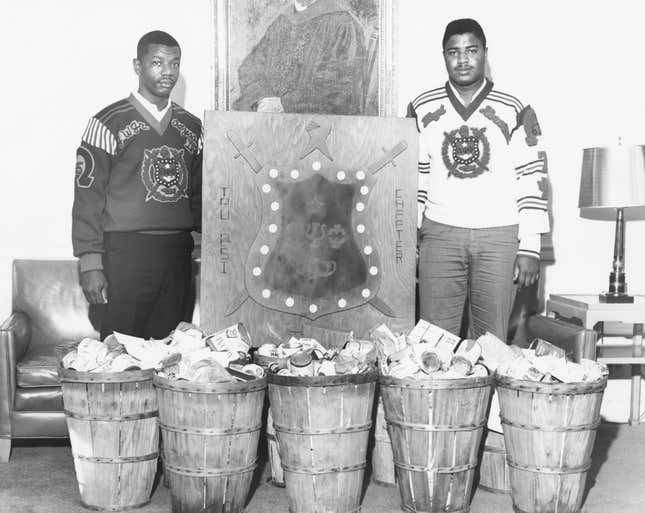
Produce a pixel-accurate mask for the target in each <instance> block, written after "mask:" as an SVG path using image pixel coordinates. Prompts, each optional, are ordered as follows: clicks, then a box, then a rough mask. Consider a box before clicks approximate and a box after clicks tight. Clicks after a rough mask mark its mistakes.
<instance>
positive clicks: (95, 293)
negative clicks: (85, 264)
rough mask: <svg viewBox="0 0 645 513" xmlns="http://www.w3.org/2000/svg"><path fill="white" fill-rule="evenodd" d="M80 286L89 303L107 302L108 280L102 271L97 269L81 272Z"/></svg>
mask: <svg viewBox="0 0 645 513" xmlns="http://www.w3.org/2000/svg"><path fill="white" fill-rule="evenodd" d="M81 288H82V289H83V293H84V294H85V298H86V299H87V301H88V302H89V303H90V304H91V305H99V304H101V303H107V297H108V296H107V290H108V282H107V280H106V279H105V274H103V271H101V270H99V269H97V270H93V271H85V272H84V273H81Z"/></svg>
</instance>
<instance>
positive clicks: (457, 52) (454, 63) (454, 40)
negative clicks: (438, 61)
mask: <svg viewBox="0 0 645 513" xmlns="http://www.w3.org/2000/svg"><path fill="white" fill-rule="evenodd" d="M486 52H487V50H486V48H484V47H483V45H482V42H481V41H480V40H479V39H478V38H477V37H475V35H474V34H471V33H469V32H467V33H465V34H455V35H454V36H451V37H450V39H448V41H447V42H446V46H445V47H444V49H443V59H444V61H445V63H446V70H447V71H448V76H449V77H450V81H451V82H452V83H454V84H456V85H459V86H469V85H473V84H475V83H477V82H479V81H481V80H482V79H483V78H484V73H485V71H486Z"/></svg>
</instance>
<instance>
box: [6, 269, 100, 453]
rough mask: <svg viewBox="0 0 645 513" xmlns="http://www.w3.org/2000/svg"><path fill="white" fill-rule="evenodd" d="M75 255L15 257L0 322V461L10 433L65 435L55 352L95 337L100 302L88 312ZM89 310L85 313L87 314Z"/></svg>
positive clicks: (8, 445)
mask: <svg viewBox="0 0 645 513" xmlns="http://www.w3.org/2000/svg"><path fill="white" fill-rule="evenodd" d="M88 310H89V309H88V304H87V301H86V300H85V297H84V296H83V292H82V291H81V288H80V286H79V280H78V267H77V262H76V260H15V261H14V262H13V276H12V313H11V315H10V317H9V318H8V319H7V320H6V321H5V322H4V323H3V324H2V325H1V326H0V462H6V461H8V460H9V455H10V451H11V440H12V439H15V438H66V437H67V436H68V432H67V424H66V421H65V415H64V413H63V398H62V392H61V388H60V384H59V381H58V374H57V370H56V367H57V364H58V360H59V358H60V356H61V355H62V354H64V352H65V351H66V350H67V349H68V348H69V347H70V346H71V345H73V344H76V343H78V341H79V340H81V339H82V338H84V337H98V332H97V329H96V328H95V327H94V326H93V325H92V322H90V317H92V319H93V321H94V324H95V325H96V326H97V327H98V323H99V322H100V307H99V308H98V309H97V310H96V312H94V311H92V312H89V311H88ZM90 313H91V314H92V315H89V314H90Z"/></svg>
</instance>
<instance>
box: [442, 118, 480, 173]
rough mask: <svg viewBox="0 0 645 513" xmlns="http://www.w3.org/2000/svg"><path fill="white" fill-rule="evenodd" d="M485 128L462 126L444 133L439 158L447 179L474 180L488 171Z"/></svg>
mask: <svg viewBox="0 0 645 513" xmlns="http://www.w3.org/2000/svg"><path fill="white" fill-rule="evenodd" d="M485 132H486V128H485V127H484V128H469V127H468V126H467V125H462V126H461V127H460V128H458V129H455V130H452V131H450V132H444V139H443V144H442V146H441V156H442V158H443V163H444V165H445V166H446V169H448V177H450V176H454V177H456V178H475V177H476V176H479V175H481V174H482V173H483V172H484V171H489V168H488V164H489V162H490V143H489V141H488V138H487V137H486V134H485Z"/></svg>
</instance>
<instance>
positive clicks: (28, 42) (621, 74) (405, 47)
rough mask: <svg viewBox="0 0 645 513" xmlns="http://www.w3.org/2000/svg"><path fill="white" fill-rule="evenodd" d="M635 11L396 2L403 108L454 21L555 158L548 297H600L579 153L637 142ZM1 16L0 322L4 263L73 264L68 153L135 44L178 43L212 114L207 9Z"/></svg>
mask: <svg viewBox="0 0 645 513" xmlns="http://www.w3.org/2000/svg"><path fill="white" fill-rule="evenodd" d="M7 5H10V7H7ZM187 5H190V9H187V8H186V6H187ZM520 5H521V7H519V6H520ZM638 5H639V4H638V3H637V2H636V1H635V0H634V1H627V0H615V1H613V2H602V5H595V4H592V3H590V2H582V1H567V2H563V1H558V2H555V1H551V0H547V1H542V2H534V3H527V2H522V3H521V4H520V3H519V2H512V1H499V0H498V1H491V2H481V1H466V0H463V1H461V2H459V3H456V2H450V3H447V2H430V1H428V0H400V24H399V28H400V34H399V67H398V71H399V99H400V108H401V112H403V111H404V107H405V104H406V103H407V101H408V100H409V99H411V98H412V97H413V96H415V95H416V94H417V93H418V92H419V91H420V90H422V89H424V88H431V87H436V86H437V85H439V84H442V83H443V82H444V81H445V70H444V68H443V61H442V57H441V47H440V46H441V45H440V43H441V37H442V33H443V28H444V27H445V24H446V23H447V22H448V21H449V20H450V19H453V18H457V17H462V16H472V17H475V18H477V19H479V21H480V22H481V23H482V25H483V27H484V29H485V30H486V33H487V36H488V46H489V61H490V64H491V69H492V73H493V78H494V80H495V82H496V83H497V84H498V86H499V87H500V88H502V89H504V90H508V91H510V92H513V93H514V94H516V95H518V96H520V98H521V99H523V100H524V101H525V102H527V103H528V102H530V103H531V104H532V105H533V107H534V108H535V109H536V111H537V113H538V116H539V119H540V123H541V126H542V130H543V132H544V133H545V138H546V141H547V143H548V144H549V146H550V148H551V151H550V152H549V167H550V171H551V176H552V182H553V189H554V203H553V207H554V215H555V226H554V230H553V238H554V246H555V253H556V263H555V264H554V265H553V266H551V267H550V268H549V269H548V271H547V274H546V277H545V278H546V289H547V293H551V292H597V291H600V290H602V289H605V288H606V287H607V276H608V272H609V270H610V264H611V257H612V247H613V224H612V223H610V222H603V221H591V220H585V219H581V218H580V217H579V214H578V209H577V197H578V182H579V174H580V164H581V153H582V148H584V147H588V146H595V145H606V144H612V143H614V142H616V140H617V139H618V136H622V138H623V141H625V142H626V143H630V142H631V143H641V144H645V134H643V133H642V130H641V123H642V122H643V121H642V120H644V119H645V92H643V88H642V84H643V82H644V80H645V68H643V66H642V64H641V62H640V60H641V59H640V57H641V56H640V44H639V40H638V36H639V34H640V31H641V30H640V29H641V27H640V26H639V25H638V23H639V20H638V17H637V16H635V14H636V12H638V9H637V6H638ZM1 9H2V11H3V12H2V13H1V14H0V24H1V25H0V37H1V38H2V41H1V42H2V48H3V58H2V61H3V64H4V66H3V69H4V73H3V77H4V83H3V86H2V91H3V99H4V102H5V105H4V113H3V114H4V115H3V117H2V123H0V126H1V128H0V130H1V131H2V132H1V134H0V141H2V154H3V159H2V177H3V183H2V191H3V192H4V194H2V198H1V199H0V238H1V239H0V240H2V244H0V317H1V318H5V317H6V315H7V314H8V312H9V310H10V300H11V298H10V295H11V292H10V290H11V289H10V283H11V281H10V263H11V260H12V259H13V258H18V257H39V258H40V257H56V258H57V257H69V256H70V255H71V243H70V236H69V232H70V209H71V203H72V184H73V182H72V180H73V176H74V162H75V149H76V146H77V144H78V142H79V140H80V136H81V134H82V131H83V129H84V127H85V124H86V122H87V119H88V117H89V116H90V115H92V114H93V113H95V112H96V111H98V110H99V109H100V108H102V107H103V106H105V105H106V104H108V103H110V102H112V101H114V100H116V99H118V98H120V97H122V96H124V95H126V94H127V93H128V91H129V90H131V89H132V88H134V87H135V85H136V81H135V76H134V74H133V72H132V65H131V58H132V57H133V54H134V50H135V46H136V42H137V39H138V37H139V36H140V35H141V34H142V33H144V32H146V31H148V30H151V29H153V28H161V29H164V30H167V31H169V32H170V33H172V34H173V35H175V37H176V38H177V39H178V40H179V41H180V43H181V44H182V47H183V58H182V74H183V83H182V84H181V85H182V87H179V90H178V91H177V92H178V96H179V100H180V101H181V100H183V102H182V103H184V105H185V106H186V107H187V108H188V109H189V110H191V111H193V112H195V113H201V112H202V111H203V110H204V109H206V108H209V107H210V106H211V78H210V77H211V74H212V69H211V62H212V50H213V49H212V45H211V40H212V34H211V22H210V20H211V6H210V2H209V0H191V1H190V2H178V1H173V0H136V1H126V0H112V1H111V2H99V1H96V0H95V1H87V0H65V1H61V2H50V1H46V0H22V1H21V2H17V1H14V2H12V3H11V4H9V3H8V2H3V3H2V8H1ZM630 13H632V14H633V15H631V16H630ZM617 27H620V28H617ZM7 111H8V112H7ZM644 227H645V224H643V222H642V221H639V222H631V223H630V224H629V225H628V230H627V249H626V250H627V278H628V282H629V287H630V290H631V291H633V292H645V266H644V265H642V262H643V261H645V240H644V238H643V233H644V232H643V228H644Z"/></svg>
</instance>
